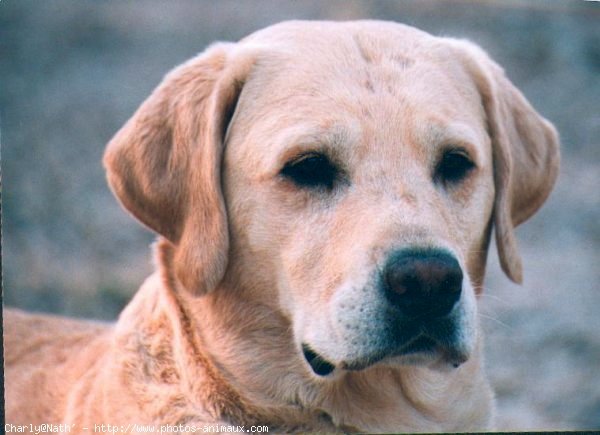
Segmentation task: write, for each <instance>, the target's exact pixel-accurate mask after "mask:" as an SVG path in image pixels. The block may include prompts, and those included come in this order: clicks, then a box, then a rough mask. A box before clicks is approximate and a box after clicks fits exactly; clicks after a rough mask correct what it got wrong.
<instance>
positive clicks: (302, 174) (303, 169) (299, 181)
mask: <svg viewBox="0 0 600 435" xmlns="http://www.w3.org/2000/svg"><path fill="white" fill-rule="evenodd" d="M338 174H339V171H338V168H337V167H336V166H335V165H334V164H333V163H331V161H330V160H329V158H327V156H325V155H324V154H320V153H309V154H305V155H302V156H300V157H297V158H295V159H293V160H291V161H289V162H288V163H286V164H285V166H284V167H283V169H282V170H281V175H283V176H284V177H285V178H287V179H289V180H291V181H292V182H293V183H294V184H295V185H297V186H298V187H305V188H325V189H327V190H331V189H333V185H334V183H335V181H336V179H337V177H338Z"/></svg>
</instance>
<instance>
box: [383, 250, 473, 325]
mask: <svg viewBox="0 0 600 435" xmlns="http://www.w3.org/2000/svg"><path fill="white" fill-rule="evenodd" d="M462 280H463V273H462V270H461V268H460V265H459V264H458V261H456V259H455V258H454V257H453V256H452V255H450V254H449V253H446V252H444V251H440V250H435V249H428V250H401V251H398V252H396V253H394V254H393V255H392V256H391V257H390V260H389V261H388V263H387V264H386V266H385V267H384V269H383V287H384V292H385V295H386V297H387V299H388V300H389V302H390V303H391V304H392V305H393V306H395V307H397V308H398V309H400V311H401V312H402V313H403V314H404V315H406V316H408V317H411V318H416V317H443V316H445V315H447V314H448V313H450V311H451V310H452V308H453V307H454V305H455V304H456V302H457V301H458V299H459V298H460V293H461V289H462Z"/></svg>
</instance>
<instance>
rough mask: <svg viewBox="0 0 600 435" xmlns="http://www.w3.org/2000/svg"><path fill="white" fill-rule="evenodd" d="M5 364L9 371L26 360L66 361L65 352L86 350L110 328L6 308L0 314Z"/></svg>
mask: <svg viewBox="0 0 600 435" xmlns="http://www.w3.org/2000/svg"><path fill="white" fill-rule="evenodd" d="M3 327H4V352H5V364H6V366H7V367H10V366H11V365H14V364H21V363H22V362H23V361H27V360H30V359H31V360H38V361H39V360H40V359H44V360H48V359H51V358H60V356H61V355H62V356H63V357H64V358H65V359H66V354H65V352H67V349H68V352H71V351H72V349H73V348H77V347H81V346H85V345H86V344H87V343H89V342H90V341H92V340H93V339H94V338H95V337H97V336H100V335H102V334H103V333H104V332H106V331H107V330H108V329H109V328H110V325H109V324H106V323H101V322H90V321H82V320H75V319H69V318H66V317H60V316H54V315H48V314H33V313H26V312H24V311H21V310H18V309H13V308H5V309H4V310H3Z"/></svg>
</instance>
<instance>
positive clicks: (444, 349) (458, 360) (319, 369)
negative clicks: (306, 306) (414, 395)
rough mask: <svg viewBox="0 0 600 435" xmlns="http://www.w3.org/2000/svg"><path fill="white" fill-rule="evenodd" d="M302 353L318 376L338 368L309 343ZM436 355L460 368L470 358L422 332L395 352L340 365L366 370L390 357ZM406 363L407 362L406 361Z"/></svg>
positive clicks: (353, 369)
mask: <svg viewBox="0 0 600 435" xmlns="http://www.w3.org/2000/svg"><path fill="white" fill-rule="evenodd" d="M302 353H303V355H304V358H305V359H306V361H307V362H308V364H309V366H310V367H311V369H312V371H313V372H314V373H315V374H316V375H318V376H327V375H329V374H331V373H332V372H333V371H334V370H335V369H336V366H335V364H333V363H331V362H329V361H327V360H326V359H325V358H323V357H322V356H321V355H319V354H318V353H316V352H315V351H314V350H312V349H311V347H310V346H309V345H307V344H302ZM435 355H437V356H438V357H439V358H441V360H443V361H444V362H445V364H447V365H448V366H451V367H453V368H458V367H459V366H460V365H461V364H463V363H464V362H465V361H466V360H467V359H468V356H467V355H465V354H464V353H463V352H460V351H459V350H457V349H454V348H453V347H448V346H446V345H443V344H440V342H439V341H437V340H435V339H433V338H431V337H430V336H427V335H424V334H421V335H418V336H417V337H415V338H414V339H413V340H411V341H410V342H408V343H407V344H405V345H404V346H403V347H402V348H400V349H398V350H396V351H394V352H381V353H378V354H375V355H370V356H368V357H365V358H361V359H359V360H354V361H344V362H342V363H341V364H340V365H339V367H340V368H341V369H343V370H348V371H360V370H365V369H367V368H369V367H371V366H373V365H375V364H377V363H379V362H381V361H383V360H386V359H388V358H396V357H401V358H402V357H403V358H407V361H409V360H410V358H411V357H415V356H430V357H432V356H435ZM405 363H407V362H406V361H405ZM409 364H410V363H409Z"/></svg>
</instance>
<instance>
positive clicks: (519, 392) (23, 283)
mask: <svg viewBox="0 0 600 435" xmlns="http://www.w3.org/2000/svg"><path fill="white" fill-rule="evenodd" d="M290 18H303V19H333V20H344V19H357V18H377V19H389V20H396V21H401V22H404V23H407V24H412V25H415V26H417V27H420V28H422V29H424V30H427V31H429V32H431V33H433V34H437V35H451V36H458V37H466V38H469V39H472V40H473V41H475V42H477V43H479V44H480V45H482V46H483V47H484V48H485V49H486V50H488V51H489V52H490V54H491V55H492V56H493V57H494V58H495V59H496V60H497V61H498V62H499V63H500V64H502V65H503V66H504V67H505V69H506V71H507V73H508V75H509V77H511V79H512V80H513V81H514V83H515V84H516V85H517V86H518V87H519V88H520V89H522V90H523V91H524V93H525V94H526V95H527V97H528V98H529V99H530V100H531V101H532V103H533V105H534V106H535V107H536V108H538V109H539V110H540V112H541V113H542V114H544V115H545V116H546V117H548V118H549V119H551V120H552V121H553V122H554V123H555V124H556V125H557V127H558V129H559V130H560V132H561V136H562V142H563V156H564V157H563V162H564V163H563V167H562V170H561V175H560V178H559V181H558V185H557V188H556V191H555V192H554V193H553V195H552V197H551V198H550V200H549V202H548V203H547V204H546V205H545V207H544V208H543V209H542V211H541V212H540V213H539V214H538V215H536V216H535V217H534V218H533V219H532V220H531V221H529V222H528V223H526V224H525V225H523V226H522V227H521V228H519V231H518V237H519V239H520V244H521V248H522V253H523V258H524V266H525V285H524V286H522V287H517V286H514V285H511V284H510V283H509V281H508V280H507V279H506V278H505V277H504V276H503V275H502V274H501V272H500V271H499V267H498V261H497V258H496V257H495V255H492V256H491V258H490V261H489V272H488V279H487V284H486V287H487V288H486V291H485V294H484V297H483V300H482V310H481V311H482V314H481V317H482V323H483V324H484V328H485V330H486V334H487V340H486V353H487V370H488V372H489V375H490V377H491V379H492V381H493V384H494V387H495V390H496V392H497V397H498V422H499V428H500V429H504V430H510V429H512V430H517V429H538V430H539V429H592V428H595V429H600V315H599V307H600V288H599V287H600V285H599V284H598V282H599V281H600V267H599V266H600V255H599V252H600V251H599V248H600V224H599V222H600V204H599V203H600V193H599V190H600V155H599V154H598V149H599V145H600V110H599V107H598V106H599V102H600V83H599V80H598V79H599V77H600V5H599V4H595V3H590V2H583V1H569V2H567V1H536V2H533V1H531V2H529V1H513V0H508V1H502V2H500V1H492V2H474V1H473V2H470V1H444V2H440V1H431V0H422V1H403V2H399V1H312V0H307V1H293V2H292V1H289V2H284V1H275V0H258V1H229V0H221V1H193V2H192V1H169V2H167V1H164V2H163V1H145V2H134V1H127V2H120V1H70V0H69V1H66V0H55V1H51V2H41V1H30V0H19V1H3V2H1V3H0V59H1V62H0V115H1V127H2V136H1V138H2V145H3V148H2V151H3V156H2V157H3V158H2V174H3V180H2V181H3V183H2V184H3V187H4V188H3V192H2V196H3V204H2V205H3V212H4V213H3V243H4V246H3V253H4V255H3V265H4V268H3V272H4V302H5V303H6V304H7V305H10V306H18V307H22V308H26V309H29V310H36V311H51V312H57V313H64V314H68V315H73V316H80V317H97V318H104V319H113V318H115V316H116V315H117V313H118V312H119V310H120V309H121V308H122V307H123V305H124V304H125V303H126V302H127V300H128V299H129V298H130V297H131V295H132V294H133V292H135V290H136V288H137V286H138V285H139V284H140V282H141V281H142V279H143V278H144V277H145V276H146V275H147V274H149V273H150V271H151V269H152V267H151V260H150V255H149V250H148V245H149V244H150V243H151V241H152V238H153V237H152V235H151V234H149V233H148V232H146V231H144V230H143V229H141V227H140V226H138V225H137V224H136V223H134V222H133V220H132V219H131V218H129V217H128V216H127V215H126V214H125V213H124V212H123V211H122V210H121V209H120V208H119V206H118V205H117V203H116V201H115V200H114V199H113V198H112V196H111V194H110V193H109V191H108V189H107V187H106V184H105V181H104V174H103V170H102V167H101V164H100V160H101V155H102V152H103V148H104V145H105V144H106V142H107V141H108V140H109V139H110V137H111V135H112V134H113V133H114V132H116V131H117V129H118V128H119V127H120V126H121V125H122V124H123V123H124V122H125V121H126V120H127V118H128V117H129V116H130V115H131V114H132V113H133V111H134V110H135V109H136V107H137V106H138V105H139V104H140V103H141V101H142V100H143V99H144V98H145V96H147V95H148V94H149V92H150V91H151V90H152V89H153V87H154V86H155V85H156V84H157V83H158V82H159V81H160V79H161V77H162V76H163V74H164V73H165V72H167V71H168V70H169V69H170V68H172V67H173V66H174V65H176V64H178V63H180V62H182V61H184V60H185V59H187V58H189V57H190V56H192V55H194V54H195V53H197V52H199V51H201V50H202V49H203V48H204V47H205V46H206V45H207V44H209V43H210V42H212V41H214V40H237V39H239V38H241V37H243V36H245V35H246V34H248V33H250V32H252V31H253V30H256V29H258V28H261V27H264V26H266V25H268V24H270V23H274V22H277V21H280V20H284V19H290Z"/></svg>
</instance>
